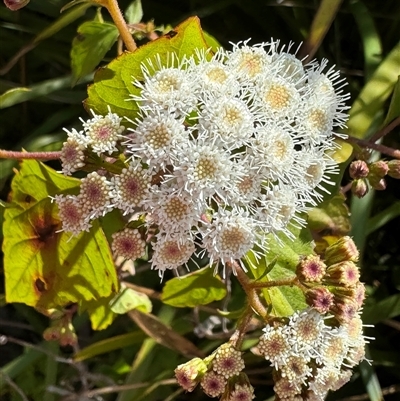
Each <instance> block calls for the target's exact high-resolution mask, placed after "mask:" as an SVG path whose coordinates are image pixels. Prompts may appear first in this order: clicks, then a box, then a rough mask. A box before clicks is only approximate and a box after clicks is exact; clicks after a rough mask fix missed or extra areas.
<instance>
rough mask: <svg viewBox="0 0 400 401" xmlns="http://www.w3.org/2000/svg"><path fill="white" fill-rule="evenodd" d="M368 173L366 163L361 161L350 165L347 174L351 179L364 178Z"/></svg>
mask: <svg viewBox="0 0 400 401" xmlns="http://www.w3.org/2000/svg"><path fill="white" fill-rule="evenodd" d="M368 173H369V168H368V165H367V163H365V161H363V160H356V161H354V162H352V163H351V164H350V168H349V174H350V177H351V178H353V179H355V180H356V179H359V178H365V177H366V176H367V175H368Z"/></svg>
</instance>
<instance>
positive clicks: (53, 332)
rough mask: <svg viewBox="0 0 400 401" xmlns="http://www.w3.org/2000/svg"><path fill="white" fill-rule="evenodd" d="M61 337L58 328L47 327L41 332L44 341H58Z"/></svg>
mask: <svg viewBox="0 0 400 401" xmlns="http://www.w3.org/2000/svg"><path fill="white" fill-rule="evenodd" d="M60 336H61V328H60V326H51V327H48V328H47V329H46V330H45V331H44V332H43V338H44V339H45V340H46V341H58V340H59V339H60Z"/></svg>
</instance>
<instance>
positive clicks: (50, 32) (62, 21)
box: [34, 1, 93, 43]
mask: <svg viewBox="0 0 400 401" xmlns="http://www.w3.org/2000/svg"><path fill="white" fill-rule="evenodd" d="M91 6H93V3H92V2H88V1H87V2H85V4H81V5H79V6H77V7H74V8H73V9H71V10H69V11H68V12H66V13H64V14H63V15H61V16H60V18H58V19H57V20H56V21H54V22H53V23H52V24H50V25H49V26H47V27H46V28H45V29H43V31H42V32H40V33H39V34H38V35H37V36H36V38H35V40H34V43H37V42H40V41H41V40H44V39H47V38H49V37H51V36H54V35H55V34H56V33H57V32H59V31H60V30H61V29H63V28H65V27H66V26H68V25H69V24H71V23H72V22H74V21H75V20H77V19H78V18H80V17H81V16H82V15H84V14H85V12H86V10H87V9H88V8H89V7H91ZM64 10H66V8H65V7H64Z"/></svg>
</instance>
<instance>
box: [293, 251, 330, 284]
mask: <svg viewBox="0 0 400 401" xmlns="http://www.w3.org/2000/svg"><path fill="white" fill-rule="evenodd" d="M325 270H326V265H325V263H324V262H323V261H322V260H321V259H320V257H319V256H318V255H309V256H307V257H305V258H304V259H303V260H301V261H300V263H299V264H298V265H297V268H296V275H297V277H298V278H299V280H300V281H303V282H314V283H318V282H320V281H321V280H322V277H324V274H325Z"/></svg>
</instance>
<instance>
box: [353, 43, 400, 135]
mask: <svg viewBox="0 0 400 401" xmlns="http://www.w3.org/2000/svg"><path fill="white" fill-rule="evenodd" d="M398 65H400V42H399V43H398V44H397V45H396V46H395V47H394V48H393V50H392V51H391V52H390V53H389V54H388V56H387V57H386V58H385V59H384V60H383V62H382V63H381V64H380V65H379V67H378V68H377V69H376V71H375V72H374V74H373V76H372V77H371V79H370V80H369V81H368V83H367V84H366V85H365V86H364V88H363V89H362V91H361V93H360V95H359V96H358V98H357V99H356V101H355V102H354V103H353V106H352V107H351V109H350V113H349V114H350V118H349V121H348V123H347V127H348V133H349V134H350V135H352V136H355V137H357V138H364V137H365V136H366V135H367V134H368V129H369V128H370V126H371V124H372V122H373V121H374V118H375V116H376V114H377V113H379V111H380V110H381V109H382V108H383V106H384V103H385V102H386V100H387V99H388V98H389V96H390V94H391V93H392V90H393V86H394V85H395V83H396V82H397V80H398V75H399V73H398V67H397V66H398Z"/></svg>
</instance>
